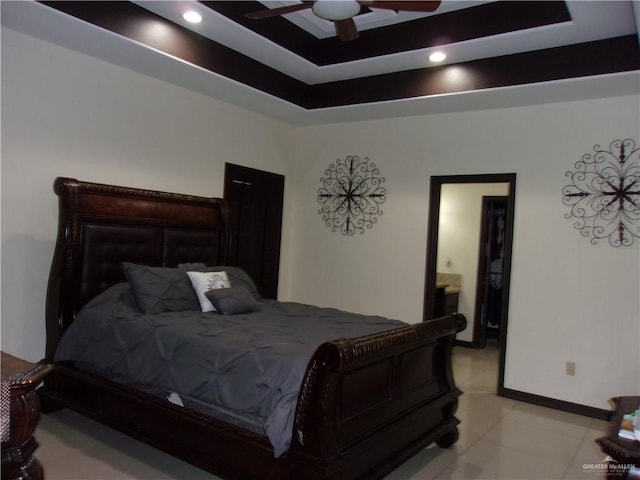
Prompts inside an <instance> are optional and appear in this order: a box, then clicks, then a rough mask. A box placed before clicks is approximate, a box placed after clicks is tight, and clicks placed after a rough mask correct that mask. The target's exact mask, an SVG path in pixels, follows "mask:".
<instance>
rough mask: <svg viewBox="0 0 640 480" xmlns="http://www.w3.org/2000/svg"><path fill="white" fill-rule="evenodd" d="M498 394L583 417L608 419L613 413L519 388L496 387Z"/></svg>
mask: <svg viewBox="0 0 640 480" xmlns="http://www.w3.org/2000/svg"><path fill="white" fill-rule="evenodd" d="M498 396H500V397H505V398H511V399H512V400H518V401H520V402H526V403H532V404H534V405H540V406H541V407H547V408H554V409H556V410H562V411H564V412H569V413H575V414H578V415H583V416H585V417H591V418H597V419H599V420H606V421H609V420H610V418H611V415H612V413H613V412H611V411H609V410H604V409H601V408H595V407H589V406H587V405H580V404H578V403H571V402H566V401H564V400H558V399H555V398H549V397H543V396H541V395H534V394H533V393H527V392H521V391H519V390H512V389H510V388H500V389H498Z"/></svg>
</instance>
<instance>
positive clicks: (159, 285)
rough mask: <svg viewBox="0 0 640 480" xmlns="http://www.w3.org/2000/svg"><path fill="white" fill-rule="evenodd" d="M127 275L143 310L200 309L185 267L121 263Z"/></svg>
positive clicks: (146, 311)
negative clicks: (183, 268)
mask: <svg viewBox="0 0 640 480" xmlns="http://www.w3.org/2000/svg"><path fill="white" fill-rule="evenodd" d="M122 268H123V270H124V276H125V277H126V279H127V281H128V282H129V284H130V285H131V290H132V291H133V295H134V297H135V298H136V302H137V304H138V306H139V307H140V310H142V311H143V312H144V313H147V314H149V313H160V312H179V311H184V310H199V309H200V303H199V302H198V297H196V293H195V292H194V290H193V287H192V286H191V281H190V280H189V277H188V276H187V272H186V270H182V269H179V268H168V267H150V266H147V265H137V264H135V263H129V262H122Z"/></svg>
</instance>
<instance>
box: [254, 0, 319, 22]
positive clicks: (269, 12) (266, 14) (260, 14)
mask: <svg viewBox="0 0 640 480" xmlns="http://www.w3.org/2000/svg"><path fill="white" fill-rule="evenodd" d="M312 6H313V2H311V1H308V2H302V3H296V4H295V5H286V6H284V7H276V8H265V9H264V10H258V11H257V12H251V13H245V15H244V16H245V17H247V18H250V19H251V20H262V19H263V18H270V17H277V16H278V15H286V14H287V13H293V12H297V11H299V10H304V9H305V8H311V7H312Z"/></svg>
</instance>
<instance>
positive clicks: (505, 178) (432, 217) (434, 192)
mask: <svg viewBox="0 0 640 480" xmlns="http://www.w3.org/2000/svg"><path fill="white" fill-rule="evenodd" d="M515 180H516V175H515V173H506V174H484V175H451V176H434V177H431V182H430V195H429V219H428V234H427V252H426V257H427V261H426V268H425V294H424V300H425V303H424V319H425V320H426V319H429V318H434V316H435V313H436V303H437V302H436V297H437V293H438V284H437V278H438V277H437V273H438V250H439V248H438V247H439V240H440V238H439V237H440V230H441V227H442V229H443V230H444V224H442V225H441V206H442V204H443V201H442V192H443V189H445V190H446V186H464V185H468V186H469V187H471V186H472V185H471V184H473V185H474V186H479V185H480V186H482V185H487V184H503V185H505V190H506V194H505V195H503V194H500V195H501V196H504V197H505V201H506V205H505V215H504V238H503V241H504V245H503V247H504V249H503V257H502V264H503V269H502V272H501V274H502V278H501V280H502V285H501V286H502V289H501V292H500V293H499V295H498V299H497V301H498V302H499V305H500V310H501V312H502V314H501V317H500V321H499V324H498V325H497V332H496V334H497V344H498V349H499V365H498V382H497V383H498V391H497V393H498V395H501V394H502V392H503V390H504V367H505V351H506V338H507V325H508V305H509V282H510V273H511V248H512V242H513V218H514V208H515ZM485 196H486V195H485ZM462 203H463V204H467V203H469V202H468V201H464V202H462ZM481 203H482V200H481V197H478V199H477V216H478V227H477V228H478V230H477V231H474V232H473V233H468V232H467V233H465V232H461V231H458V233H457V237H456V238H458V239H462V238H466V239H467V240H468V241H469V242H472V243H470V244H469V247H468V248H467V249H466V250H467V251H469V250H473V252H474V253H475V254H477V253H478V250H479V249H478V242H479V241H480V220H479V218H480V212H481V209H482V205H481ZM474 208H475V207H474ZM447 215H448V214H447ZM451 215H452V216H454V217H453V218H455V215H456V212H451ZM445 216H446V215H445ZM443 218H444V217H443ZM466 223H467V222H461V224H463V225H465V224H466ZM479 258H480V257H479V256H478V257H477V259H476V260H474V262H475V263H474V264H473V271H472V273H469V274H465V275H463V279H464V278H466V279H469V277H472V279H473V282H474V283H473V286H471V287H465V285H464V284H463V286H462V291H461V293H460V299H461V302H464V298H465V296H466V297H467V299H468V297H469V296H471V297H475V296H476V295H477V294H478V292H479V291H480V294H484V289H482V290H481V289H480V287H479V286H477V285H476V283H475V282H476V280H477V276H478V274H479V273H480V271H481V268H480V260H479ZM455 260H456V259H455V258H454V259H453V261H451V259H449V258H447V259H446V261H447V264H448V263H450V262H451V263H453V264H454V265H455ZM471 305H475V300H473V301H472V302H471ZM462 308H463V307H462V306H460V309H462ZM470 308H471V310H470V311H467V312H466V313H465V312H462V313H465V316H466V317H467V330H465V331H464V332H460V333H459V334H458V335H459V336H464V335H466V336H468V337H471V335H472V332H475V331H476V329H477V328H480V327H478V326H477V324H478V323H481V318H482V317H481V315H480V316H479V315H478V312H477V311H476V310H475V309H474V308H473V307H470ZM459 311H460V310H459ZM485 339H486V336H485ZM459 343H464V342H459ZM467 343H468V344H469V345H468V346H474V345H472V342H471V341H468V342H467Z"/></svg>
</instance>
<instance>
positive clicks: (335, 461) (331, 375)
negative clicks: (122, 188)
mask: <svg viewBox="0 0 640 480" xmlns="http://www.w3.org/2000/svg"><path fill="white" fill-rule="evenodd" d="M465 326H466V319H465V318H464V316H463V315H460V314H457V315H452V316H447V317H443V318H439V319H434V320H429V321H426V322H423V323H420V324H416V325H411V326H408V327H405V328H402V329H398V330H394V331H392V332H384V333H381V334H375V335H369V336H365V337H361V338H358V339H355V340H352V341H350V340H338V341H334V342H328V343H325V344H323V345H322V346H321V347H320V348H318V350H317V351H316V353H315V354H314V356H313V359H312V361H311V362H310V364H309V367H308V369H307V372H306V375H305V379H304V382H303V386H302V390H301V392H300V396H299V399H298V406H297V410H296V412H297V413H296V419H295V424H294V434H293V437H294V438H293V443H292V447H291V449H290V451H289V454H288V456H289V460H290V461H291V462H292V466H293V467H292V468H293V475H292V478H303V477H302V476H298V475H296V468H299V469H300V470H299V474H300V475H304V478H308V479H315V478H318V479H329V478H335V479H338V478H350V479H355V478H366V479H368V480H369V479H375V478H382V477H383V476H385V475H386V474H387V473H389V471H391V470H393V469H394V468H395V467H397V466H398V465H399V464H401V463H402V462H403V461H405V460H406V459H407V458H408V457H410V456H412V455H414V454H415V453H416V452H418V451H419V450H421V449H422V448H424V447H425V446H427V445H429V444H430V443H432V442H434V441H435V442H436V443H437V444H438V445H440V446H442V447H448V446H450V445H452V444H453V443H454V442H455V441H456V440H457V427H456V425H457V424H458V423H459V421H458V419H456V417H455V416H454V413H455V410H456V406H457V398H458V396H459V395H460V394H461V393H462V392H461V391H460V390H458V389H457V388H456V386H455V384H454V381H453V375H452V370H451V352H452V347H453V342H454V339H455V334H456V332H458V331H460V330H462V329H464V328H465Z"/></svg>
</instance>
